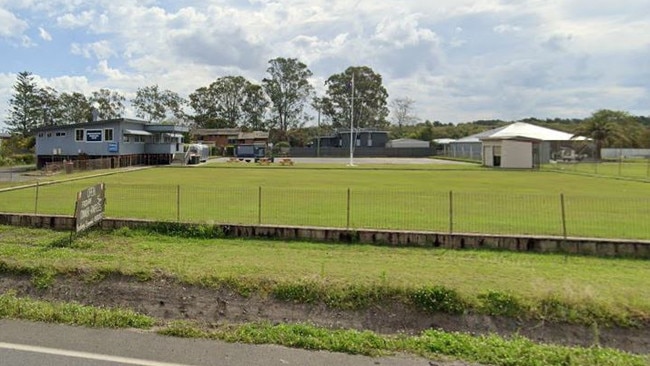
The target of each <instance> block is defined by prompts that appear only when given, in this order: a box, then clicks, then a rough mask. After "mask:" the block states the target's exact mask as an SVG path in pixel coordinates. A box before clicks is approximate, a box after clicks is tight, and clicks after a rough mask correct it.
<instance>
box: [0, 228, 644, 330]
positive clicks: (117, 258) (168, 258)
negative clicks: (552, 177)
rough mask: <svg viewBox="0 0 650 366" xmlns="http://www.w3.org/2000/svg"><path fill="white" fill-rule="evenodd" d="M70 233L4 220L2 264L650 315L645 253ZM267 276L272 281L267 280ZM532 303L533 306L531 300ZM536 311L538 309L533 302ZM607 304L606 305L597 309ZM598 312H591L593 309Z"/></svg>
mask: <svg viewBox="0 0 650 366" xmlns="http://www.w3.org/2000/svg"><path fill="white" fill-rule="evenodd" d="M68 235H69V234H68V233H62V232H54V231H49V230H42V229H25V228H16V227H7V226H0V240H1V243H2V245H0V258H1V262H0V268H3V266H4V268H9V267H12V266H13V267H19V268H28V269H30V268H31V269H39V273H48V272H52V271H54V272H56V273H79V271H78V270H79V269H82V272H83V273H86V274H88V275H89V276H92V273H102V272H104V273H105V272H118V273H124V274H127V275H137V276H144V277H147V276H150V275H152V274H153V273H161V272H162V273H166V274H170V275H173V276H176V277H178V278H179V279H181V280H182V281H184V282H187V283H204V284H219V283H220V281H221V282H223V281H235V282H237V283H238V284H239V285H240V286H244V287H246V286H251V288H258V290H259V286H264V284H267V285H268V284H269V283H271V284H273V283H276V284H278V283H279V284H282V283H290V284H291V283H294V284H295V283H311V284H315V286H317V287H319V288H324V289H325V290H326V291H336V289H342V288H346V287H349V286H356V287H357V288H364V287H366V288H367V287H372V286H379V287H389V288H393V289H402V290H404V289H406V290H414V289H417V288H420V287H423V286H433V285H442V286H444V287H446V288H450V289H453V290H455V291H457V292H458V293H460V294H461V295H462V296H464V297H465V298H467V299H469V300H470V301H476V299H477V296H479V295H480V294H484V293H486V292H487V291H498V292H500V293H507V294H512V295H514V296H516V297H517V298H520V299H523V300H524V301H526V302H527V303H531V304H535V303H538V302H540V301H543V300H544V299H549V298H552V299H559V300H560V301H561V302H562V303H566V304H570V305H571V306H574V307H576V308H588V309H590V310H589V312H588V314H597V312H594V309H604V310H603V311H604V312H605V313H606V314H609V315H608V316H614V317H617V318H618V317H620V318H621V319H624V318H627V317H634V318H636V319H645V321H647V320H648V319H650V266H648V263H647V261H641V260H630V259H602V258H591V257H571V256H570V257H566V256H562V255H540V254H524V253H511V252H491V251H451V250H441V249H423V248H391V247H375V246H363V245H337V244H314V243H305V242H289V243H287V242H280V241H262V240H232V239H228V240H226V239H188V238H179V237H168V236H162V235H159V234H151V233H143V232H141V231H131V230H128V229H127V230H119V231H117V232H115V233H113V234H111V233H107V232H97V231H94V232H90V233H89V234H88V236H87V237H82V238H79V239H78V240H77V241H75V244H74V245H73V246H71V247H65V246H64V247H61V246H60V243H61V240H65V239H67V238H68ZM269 281H270V282H269ZM533 307H534V306H533ZM533 311H534V310H533ZM598 311H600V310H598ZM589 316H591V315H589Z"/></svg>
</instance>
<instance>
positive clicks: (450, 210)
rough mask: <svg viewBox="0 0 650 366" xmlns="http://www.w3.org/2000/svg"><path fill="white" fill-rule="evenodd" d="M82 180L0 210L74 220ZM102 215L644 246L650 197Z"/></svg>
mask: <svg viewBox="0 0 650 366" xmlns="http://www.w3.org/2000/svg"><path fill="white" fill-rule="evenodd" d="M84 184H87V183H84V182H68V183H61V184H56V185H37V186H35V187H33V188H28V189H21V190H15V191H11V192H2V193H0V211H2V212H33V213H42V214H67V215H71V214H72V213H73V209H74V201H75V197H76V192H78V191H80V190H82V189H83V188H85V186H84ZM106 200H107V202H106V215H107V216H108V217H125V218H127V217H128V218H142V219H156V220H165V221H183V222H199V223H226V224H227V223H231V224H260V225H296V226H320V227H339V228H350V229H355V228H367V229H396V230H422V231H435V232H444V233H484V234H513V235H554V236H565V237H566V236H579V237H601V238H628V239H645V240H650V196H649V197H641V198H639V197H627V198H625V197H613V196H612V197H594V196H578V195H564V194H553V195H551V194H548V195H546V194H507V193H491V192H474V193H469V192H454V191H447V192H433V191H422V192H414V191H399V190H376V189H372V188H368V189H354V190H352V189H347V190H340V189H331V190H321V189H318V190H314V189H309V188H304V189H300V188H281V187H276V188H269V187H243V188H220V187H219V186H218V184H217V183H216V182H215V186H214V188H205V187H195V186H192V185H182V186H181V185H152V184H147V185H132V184H130V185H121V184H107V185H106Z"/></svg>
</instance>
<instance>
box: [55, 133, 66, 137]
mask: <svg viewBox="0 0 650 366" xmlns="http://www.w3.org/2000/svg"><path fill="white" fill-rule="evenodd" d="M56 135H57V136H59V137H63V136H65V132H57V133H56Z"/></svg>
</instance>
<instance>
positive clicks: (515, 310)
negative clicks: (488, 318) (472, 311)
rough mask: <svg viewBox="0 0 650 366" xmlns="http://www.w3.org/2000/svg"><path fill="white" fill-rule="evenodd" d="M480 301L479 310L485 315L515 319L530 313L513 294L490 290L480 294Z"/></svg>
mask: <svg viewBox="0 0 650 366" xmlns="http://www.w3.org/2000/svg"><path fill="white" fill-rule="evenodd" d="M478 300H479V301H480V306H479V308H480V310H481V312H482V313H484V314H489V315H498V316H507V317H511V318H515V317H518V316H521V315H524V314H526V313H527V311H528V309H527V308H525V307H524V305H523V304H522V303H521V300H520V299H519V298H517V296H515V295H513V294H511V293H506V292H501V291H494V290H490V291H487V292H485V293H483V294H479V295H478Z"/></svg>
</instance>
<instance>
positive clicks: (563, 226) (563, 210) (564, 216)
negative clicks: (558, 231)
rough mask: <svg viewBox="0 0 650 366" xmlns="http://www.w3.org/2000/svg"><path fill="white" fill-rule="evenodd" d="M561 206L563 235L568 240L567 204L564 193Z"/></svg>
mask: <svg viewBox="0 0 650 366" xmlns="http://www.w3.org/2000/svg"><path fill="white" fill-rule="evenodd" d="M560 207H561V209H562V236H563V237H564V239H565V240H566V237H567V235H566V206H565V205H564V193H560Z"/></svg>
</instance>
